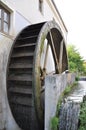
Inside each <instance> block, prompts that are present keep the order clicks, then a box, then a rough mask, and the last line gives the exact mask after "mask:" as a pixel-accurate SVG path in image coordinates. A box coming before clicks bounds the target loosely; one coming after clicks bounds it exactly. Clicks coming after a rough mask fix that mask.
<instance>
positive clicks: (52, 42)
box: [49, 31, 59, 71]
mask: <svg viewBox="0 0 86 130" xmlns="http://www.w3.org/2000/svg"><path fill="white" fill-rule="evenodd" d="M49 33H50V39H51V44H52V49H53V53H54V56H55V60H56V63H57V70H58V71H59V62H58V58H57V55H56V51H55V47H54V41H53V37H52V34H51V31H50V32H49Z"/></svg>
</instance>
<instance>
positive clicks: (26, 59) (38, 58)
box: [7, 21, 68, 130]
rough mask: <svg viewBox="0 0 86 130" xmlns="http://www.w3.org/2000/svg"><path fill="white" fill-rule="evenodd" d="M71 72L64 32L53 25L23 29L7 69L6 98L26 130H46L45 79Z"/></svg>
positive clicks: (43, 24)
mask: <svg viewBox="0 0 86 130" xmlns="http://www.w3.org/2000/svg"><path fill="white" fill-rule="evenodd" d="M67 69H68V63H67V52H66V47H65V41H64V38H63V35H62V32H61V30H60V28H59V27H58V25H57V24H56V23H55V22H53V21H50V22H43V23H39V24H34V25H30V26H28V27H26V28H25V29H23V30H22V31H21V32H20V34H19V35H18V36H17V38H16V39H15V41H14V44H13V46H12V49H11V53H10V56H9V62H8V67H7V95H8V101H9V105H10V108H11V112H12V114H13V117H14V119H15V121H16V122H17V124H18V125H19V127H20V128H21V129H23V130H43V129H44V128H43V127H44V108H45V106H44V90H45V87H44V79H45V76H46V75H49V74H51V75H52V74H56V73H62V72H64V71H65V70H67Z"/></svg>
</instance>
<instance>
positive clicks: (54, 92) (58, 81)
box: [45, 73, 75, 130]
mask: <svg viewBox="0 0 86 130" xmlns="http://www.w3.org/2000/svg"><path fill="white" fill-rule="evenodd" d="M73 76H74V77H73ZM74 81H75V74H70V73H68V74H59V75H53V76H47V77H46V79H45V99H46V100H45V130H50V120H51V118H52V117H54V116H55V114H56V108H57V104H58V100H59V97H60V96H61V94H62V92H63V91H64V90H65V88H66V87H67V86H68V84H71V83H73V82H74Z"/></svg>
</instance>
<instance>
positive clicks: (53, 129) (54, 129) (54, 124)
mask: <svg viewBox="0 0 86 130" xmlns="http://www.w3.org/2000/svg"><path fill="white" fill-rule="evenodd" d="M58 122H59V119H58V118H57V117H56V116H55V117H53V118H52V119H51V130H57V128H58Z"/></svg>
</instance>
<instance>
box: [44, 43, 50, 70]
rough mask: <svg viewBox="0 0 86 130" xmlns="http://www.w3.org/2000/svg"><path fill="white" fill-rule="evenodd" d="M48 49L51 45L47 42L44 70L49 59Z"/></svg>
mask: <svg viewBox="0 0 86 130" xmlns="http://www.w3.org/2000/svg"><path fill="white" fill-rule="evenodd" d="M48 49H49V44H48V42H47V48H46V53H45V59H44V66H43V68H44V69H46V63H47V57H48Z"/></svg>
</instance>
